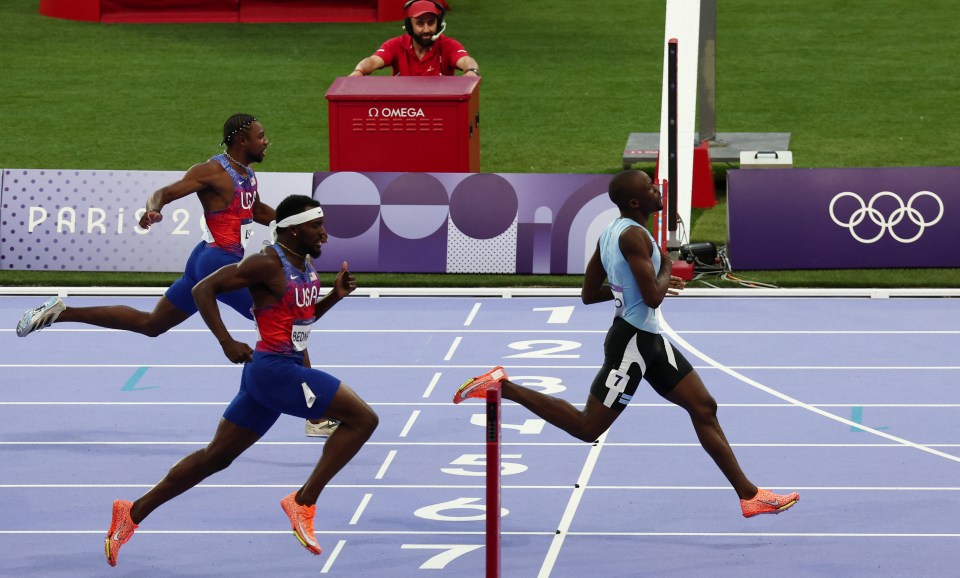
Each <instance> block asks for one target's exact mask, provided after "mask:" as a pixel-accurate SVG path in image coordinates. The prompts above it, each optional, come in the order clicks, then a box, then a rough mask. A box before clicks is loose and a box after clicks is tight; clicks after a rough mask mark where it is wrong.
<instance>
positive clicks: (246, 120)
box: [220, 113, 257, 146]
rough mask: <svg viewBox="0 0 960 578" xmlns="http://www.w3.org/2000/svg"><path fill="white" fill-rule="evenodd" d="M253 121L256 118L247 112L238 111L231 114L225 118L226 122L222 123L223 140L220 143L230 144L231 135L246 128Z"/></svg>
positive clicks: (255, 120)
mask: <svg viewBox="0 0 960 578" xmlns="http://www.w3.org/2000/svg"><path fill="white" fill-rule="evenodd" d="M255 122H257V119H256V118H255V117H252V116H250V115H249V114H242V113H238V114H235V115H233V116H231V117H230V118H228V119H227V122H225V123H223V142H221V143H220V144H222V145H227V146H230V141H232V140H233V135H235V134H237V133H239V132H243V131H245V130H247V128H248V127H249V126H250V125H251V124H253V123H255Z"/></svg>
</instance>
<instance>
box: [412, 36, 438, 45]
mask: <svg viewBox="0 0 960 578" xmlns="http://www.w3.org/2000/svg"><path fill="white" fill-rule="evenodd" d="M413 41H414V42H416V43H417V44H419V45H420V46H423V47H424V48H430V47H431V46H433V42H434V40H433V35H430V36H428V37H426V38H424V37H422V36H414V37H413Z"/></svg>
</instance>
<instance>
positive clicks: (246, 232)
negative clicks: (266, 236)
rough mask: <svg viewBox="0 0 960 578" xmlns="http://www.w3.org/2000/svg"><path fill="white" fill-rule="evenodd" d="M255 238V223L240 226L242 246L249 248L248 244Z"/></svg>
mask: <svg viewBox="0 0 960 578" xmlns="http://www.w3.org/2000/svg"><path fill="white" fill-rule="evenodd" d="M251 237H253V221H249V222H246V223H242V224H241V225H240V244H241V245H243V248H244V249H246V248H247V243H249V242H250V238H251Z"/></svg>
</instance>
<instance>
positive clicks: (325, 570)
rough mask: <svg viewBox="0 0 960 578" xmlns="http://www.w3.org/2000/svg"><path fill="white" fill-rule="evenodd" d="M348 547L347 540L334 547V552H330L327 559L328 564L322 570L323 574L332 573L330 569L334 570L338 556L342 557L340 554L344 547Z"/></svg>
mask: <svg viewBox="0 0 960 578" xmlns="http://www.w3.org/2000/svg"><path fill="white" fill-rule="evenodd" d="M346 545H347V541H346V540H340V541H338V542H337V545H336V546H334V547H333V552H330V554H329V557H328V558H327V562H326V564H324V565H323V568H321V569H320V573H321V574H327V573H329V572H330V569H331V568H333V563H334V562H335V561H336V560H337V556H339V555H340V552H341V551H342V550H343V547H344V546H346Z"/></svg>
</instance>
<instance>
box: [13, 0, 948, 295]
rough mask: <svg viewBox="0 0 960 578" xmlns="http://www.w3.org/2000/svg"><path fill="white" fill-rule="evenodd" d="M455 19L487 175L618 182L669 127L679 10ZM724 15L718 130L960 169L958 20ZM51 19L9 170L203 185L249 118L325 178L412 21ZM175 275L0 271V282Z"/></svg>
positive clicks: (16, 10)
mask: <svg viewBox="0 0 960 578" xmlns="http://www.w3.org/2000/svg"><path fill="white" fill-rule="evenodd" d="M451 4H452V6H453V10H452V11H451V12H450V13H449V15H448V23H449V25H448V29H447V32H448V33H449V34H450V35H451V36H453V37H455V38H457V39H458V40H460V41H462V42H463V43H464V44H465V45H466V46H467V48H468V49H469V50H470V51H471V53H472V55H473V56H475V57H476V59H477V60H478V61H479V63H480V67H481V71H482V73H483V85H482V89H481V110H482V115H483V123H484V124H483V147H482V153H481V154H482V161H481V166H482V170H483V171H484V172H538V173H597V172H609V173H613V172H616V171H617V170H619V168H620V166H621V158H622V153H623V148H624V144H625V143H626V138H627V135H628V134H629V133H630V132H656V131H657V130H658V129H659V116H660V77H661V69H662V59H663V54H662V36H663V33H662V29H663V19H664V3H663V2H662V1H650V0H640V1H637V0H608V1H607V2H604V3H602V4H600V5H596V6H592V7H590V11H585V10H582V9H581V8H582V7H581V5H579V4H574V3H571V4H566V3H564V4H563V5H562V6H560V4H558V3H557V2H552V1H547V0H525V1H524V2H506V1H503V0H452V1H451ZM719 4H720V6H719V8H718V24H717V82H718V96H717V100H718V105H717V129H718V130H719V131H723V132H790V133H791V134H792V139H791V149H792V151H793V153H794V164H795V166H798V167H875V166H950V165H955V164H956V154H955V151H954V146H953V141H952V137H953V133H954V132H955V127H956V122H955V111H954V108H955V105H954V103H955V100H956V99H955V95H957V94H960V77H958V76H957V75H956V74H953V71H952V66H953V62H954V60H955V57H956V55H957V54H958V53H960V35H958V34H956V32H955V30H954V28H955V26H954V22H955V21H956V14H957V9H956V4H955V2H953V1H952V0H933V1H928V2H923V3H919V4H918V3H915V2H910V1H907V0H890V1H887V2H867V1H864V0H847V1H842V2H841V1H839V0H782V1H779V2H775V3H772V2H763V1H760V0H722V1H721V2H719ZM38 7H39V1H38V0H5V1H4V2H3V3H0V21H2V22H3V30H4V33H3V37H2V39H0V62H2V68H0V71H2V72H0V115H2V118H3V121H4V130H3V138H0V159H2V160H0V165H2V166H3V167H4V168H84V169H147V170H180V169H183V170H186V169H187V168H188V167H189V166H190V165H191V164H194V163H196V162H199V161H202V160H204V159H206V158H208V157H209V156H211V155H213V154H216V153H217V152H219V150H220V148H219V146H218V143H219V142H220V136H219V132H220V126H221V125H222V122H223V120H224V119H225V118H226V117H227V116H229V115H230V114H232V113H234V112H238V111H245V112H251V113H253V114H255V115H257V116H258V117H259V118H260V119H262V121H263V123H264V126H265V127H266V129H267V132H268V136H269V137H270V138H271V141H272V145H271V148H270V152H269V155H268V158H267V159H266V161H265V162H264V163H263V165H261V166H260V167H259V169H260V170H263V171H291V172H310V171H316V170H326V169H327V168H328V150H327V102H326V100H325V98H324V93H325V92H326V89H327V87H328V86H329V85H330V83H331V82H332V81H333V79H334V78H336V77H337V76H342V75H345V74H347V73H349V72H350V71H351V70H352V69H353V67H354V65H355V64H356V63H357V61H359V60H360V59H361V58H362V57H364V56H367V55H369V54H370V53H371V52H372V51H373V50H374V49H375V48H377V47H378V46H379V44H380V42H381V41H382V40H384V39H386V38H387V37H389V36H393V35H396V34H398V33H399V32H400V25H399V23H396V22H391V23H374V24H269V25H253V24H151V25H144V24H137V25H119V24H99V23H84V22H72V21H66V20H57V19H50V18H46V17H43V16H40V14H39V12H38ZM726 168H728V167H723V166H719V165H718V166H716V167H715V169H716V174H717V175H718V179H719V182H718V185H719V194H720V196H721V199H720V200H721V203H720V204H718V206H717V207H716V208H714V209H711V210H707V211H696V213H695V215H694V218H693V221H694V222H693V223H692V235H691V238H692V239H693V240H696V241H705V240H709V241H714V242H718V243H724V242H725V235H726V212H725V211H726V209H725V204H724V203H723V202H722V201H723V192H724V189H723V175H724V171H725V169H726ZM147 193H149V191H144V195H146V194H147ZM738 273H739V274H740V275H741V276H745V277H749V278H751V279H758V280H763V281H767V282H771V283H775V284H779V285H784V286H787V285H789V286H830V287H836V286H849V287H857V286H860V287H862V286H879V287H897V286H908V287H915V286H929V287H955V286H960V275H958V273H957V271H955V270H922V269H918V270H879V271H878V270H858V271H799V272H753V271H751V272H738ZM172 278H173V276H165V275H161V276H149V275H130V276H126V275H117V276H111V277H110V278H109V279H107V280H104V279H103V278H102V277H101V276H96V278H95V279H94V278H91V277H90V276H83V275H65V274H62V273H47V274H43V273H18V272H12V271H3V272H0V285H13V284H42V285H48V284H90V283H96V284H104V283H125V284H131V283H133V284H143V283H146V284H152V283H158V284H166V283H167V282H169V280H170V279H172ZM371 280H372V281H373V284H376V283H382V284H393V283H407V284H411V283H413V284H434V283H445V282H447V281H448V280H439V279H436V278H433V277H430V276H372V279H371ZM463 282H465V283H473V284H511V285H512V284H535V285H536V284H543V285H557V284H560V285H568V284H574V285H575V284H577V283H578V282H579V279H578V278H577V277H575V276H573V277H562V278H556V279H551V278H532V279H520V278H518V277H517V276H508V277H498V276H490V277H486V276H484V277H482V278H481V277H480V276H469V277H466V278H465V280H464V281H463ZM368 284H370V283H368Z"/></svg>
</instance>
